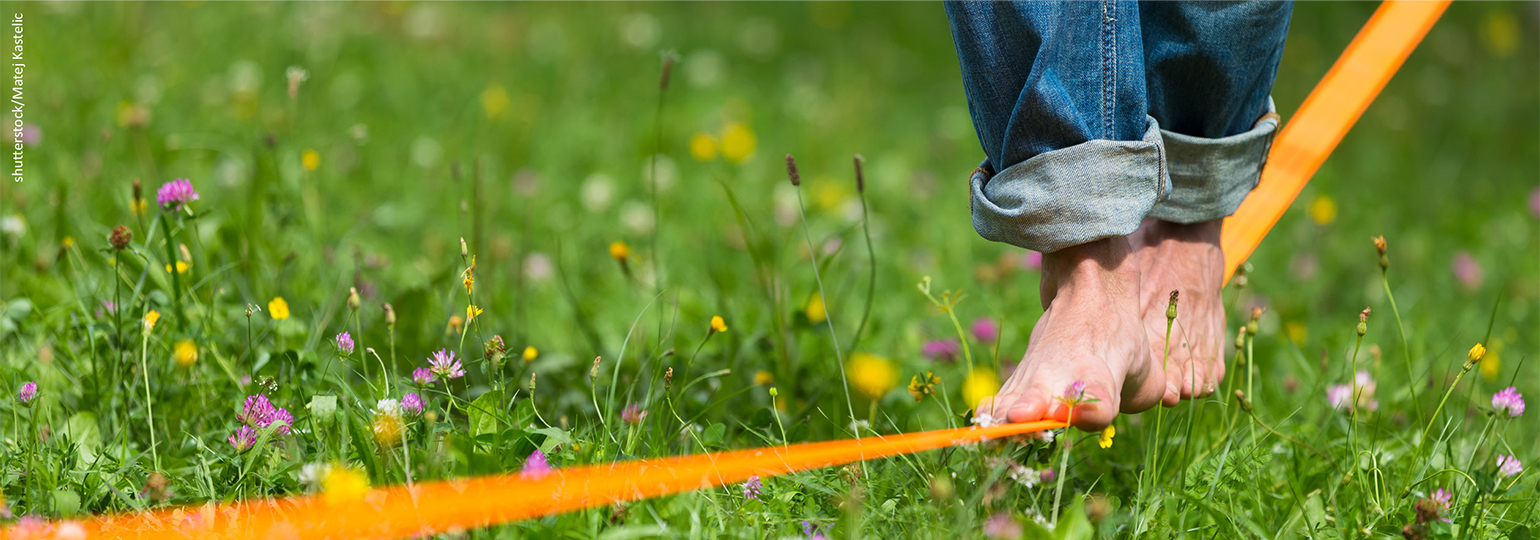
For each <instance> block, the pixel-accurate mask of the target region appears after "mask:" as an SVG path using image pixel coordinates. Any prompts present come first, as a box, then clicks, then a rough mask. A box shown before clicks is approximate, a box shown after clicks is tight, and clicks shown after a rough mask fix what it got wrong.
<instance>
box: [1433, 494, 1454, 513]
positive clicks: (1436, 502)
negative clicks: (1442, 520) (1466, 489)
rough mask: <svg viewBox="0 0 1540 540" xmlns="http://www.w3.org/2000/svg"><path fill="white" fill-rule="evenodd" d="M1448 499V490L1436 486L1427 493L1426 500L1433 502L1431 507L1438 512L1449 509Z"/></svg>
mask: <svg viewBox="0 0 1540 540" xmlns="http://www.w3.org/2000/svg"><path fill="white" fill-rule="evenodd" d="M1450 499H1451V497H1450V495H1449V491H1448V490H1445V489H1444V488H1438V489H1437V490H1435V491H1434V492H1433V493H1432V494H1430V495H1428V500H1429V501H1432V502H1433V508H1434V509H1436V510H1438V511H1439V512H1446V511H1448V510H1449V501H1450Z"/></svg>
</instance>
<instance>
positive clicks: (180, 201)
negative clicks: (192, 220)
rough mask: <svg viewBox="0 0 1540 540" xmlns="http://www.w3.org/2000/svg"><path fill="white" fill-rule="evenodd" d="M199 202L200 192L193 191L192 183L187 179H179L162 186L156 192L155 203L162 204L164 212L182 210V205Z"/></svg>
mask: <svg viewBox="0 0 1540 540" xmlns="http://www.w3.org/2000/svg"><path fill="white" fill-rule="evenodd" d="M196 200H198V192H197V191H194V190H193V187H192V182H188V181H187V179H186V178H178V179H176V180H172V181H170V182H167V183H164V184H161V186H160V189H158V190H156V191H155V202H156V203H157V204H160V207H161V209H163V210H180V209H182V205H184V204H187V203H190V202H193V201H196Z"/></svg>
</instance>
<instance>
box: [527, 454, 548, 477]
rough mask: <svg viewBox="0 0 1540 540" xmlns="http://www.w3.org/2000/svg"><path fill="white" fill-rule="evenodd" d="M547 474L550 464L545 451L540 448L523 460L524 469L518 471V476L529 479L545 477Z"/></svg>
mask: <svg viewBox="0 0 1540 540" xmlns="http://www.w3.org/2000/svg"><path fill="white" fill-rule="evenodd" d="M548 474H551V464H550V462H548V461H546V459H545V452H541V451H540V450H535V453H533V454H530V455H529V459H526V460H524V469H523V470H521V471H519V476H522V477H524V478H528V479H531V480H539V479H541V478H545V477H546V475H548Z"/></svg>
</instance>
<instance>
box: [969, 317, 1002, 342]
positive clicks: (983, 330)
mask: <svg viewBox="0 0 1540 540" xmlns="http://www.w3.org/2000/svg"><path fill="white" fill-rule="evenodd" d="M969 330H971V331H972V332H973V339H977V340H979V341H980V342H982V343H994V342H995V340H996V339H1000V325H999V324H997V323H995V320H994V319H991V318H989V317H979V318H977V319H974V320H973V326H972V327H970V328H969Z"/></svg>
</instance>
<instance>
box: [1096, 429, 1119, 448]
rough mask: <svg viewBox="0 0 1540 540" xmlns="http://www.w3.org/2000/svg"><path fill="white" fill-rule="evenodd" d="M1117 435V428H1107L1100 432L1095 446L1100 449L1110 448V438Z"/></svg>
mask: <svg viewBox="0 0 1540 540" xmlns="http://www.w3.org/2000/svg"><path fill="white" fill-rule="evenodd" d="M1117 434H1118V429H1117V428H1115V427H1112V426H1107V429H1104V430H1102V436H1101V437H1100V438H1098V439H1097V440H1096V445H1097V446H1100V447H1102V448H1112V437H1114V436H1116V435H1117Z"/></svg>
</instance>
